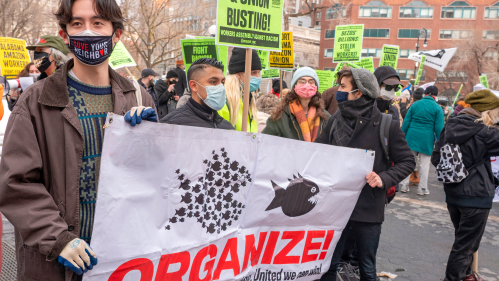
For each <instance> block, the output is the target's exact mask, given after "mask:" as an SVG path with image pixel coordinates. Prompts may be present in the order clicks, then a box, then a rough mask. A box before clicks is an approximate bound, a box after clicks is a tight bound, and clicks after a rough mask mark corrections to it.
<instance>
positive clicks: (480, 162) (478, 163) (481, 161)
mask: <svg viewBox="0 0 499 281" xmlns="http://www.w3.org/2000/svg"><path fill="white" fill-rule="evenodd" d="M487 159H490V158H484V159H482V160H480V161H478V162H477V163H475V165H473V166H471V167H469V168H466V170H468V172H469V171H471V169H473V168H476V167H478V166H480V165H482V164H483V163H484V162H485V161H486V160H487ZM463 165H464V163H463Z"/></svg>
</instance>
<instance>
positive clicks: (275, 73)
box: [262, 69, 279, 79]
mask: <svg viewBox="0 0 499 281" xmlns="http://www.w3.org/2000/svg"><path fill="white" fill-rule="evenodd" d="M266 78H267V79H268V78H279V69H263V70H262V79H266Z"/></svg>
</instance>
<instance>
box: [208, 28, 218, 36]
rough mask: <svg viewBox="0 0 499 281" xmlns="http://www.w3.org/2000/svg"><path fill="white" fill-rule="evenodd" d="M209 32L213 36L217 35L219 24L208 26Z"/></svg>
mask: <svg viewBox="0 0 499 281" xmlns="http://www.w3.org/2000/svg"><path fill="white" fill-rule="evenodd" d="M208 33H209V34H210V36H211V37H215V35H217V26H216V25H212V26H210V27H209V28H208Z"/></svg>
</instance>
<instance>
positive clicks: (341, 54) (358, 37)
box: [333, 24, 364, 62]
mask: <svg viewBox="0 0 499 281" xmlns="http://www.w3.org/2000/svg"><path fill="white" fill-rule="evenodd" d="M363 36H364V25H363V24H352V25H337V26H336V31H335V36H334V53H333V62H352V61H353V62H357V61H360V55H361V52H362V39H363Z"/></svg>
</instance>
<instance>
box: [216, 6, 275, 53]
mask: <svg viewBox="0 0 499 281" xmlns="http://www.w3.org/2000/svg"><path fill="white" fill-rule="evenodd" d="M283 3H284V1H282V0H258V1H254V0H239V1H237V0H218V7H217V36H216V39H217V45H227V46H236V47H243V48H252V49H262V50H268V51H280V50H281V32H282V10H283Z"/></svg>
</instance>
